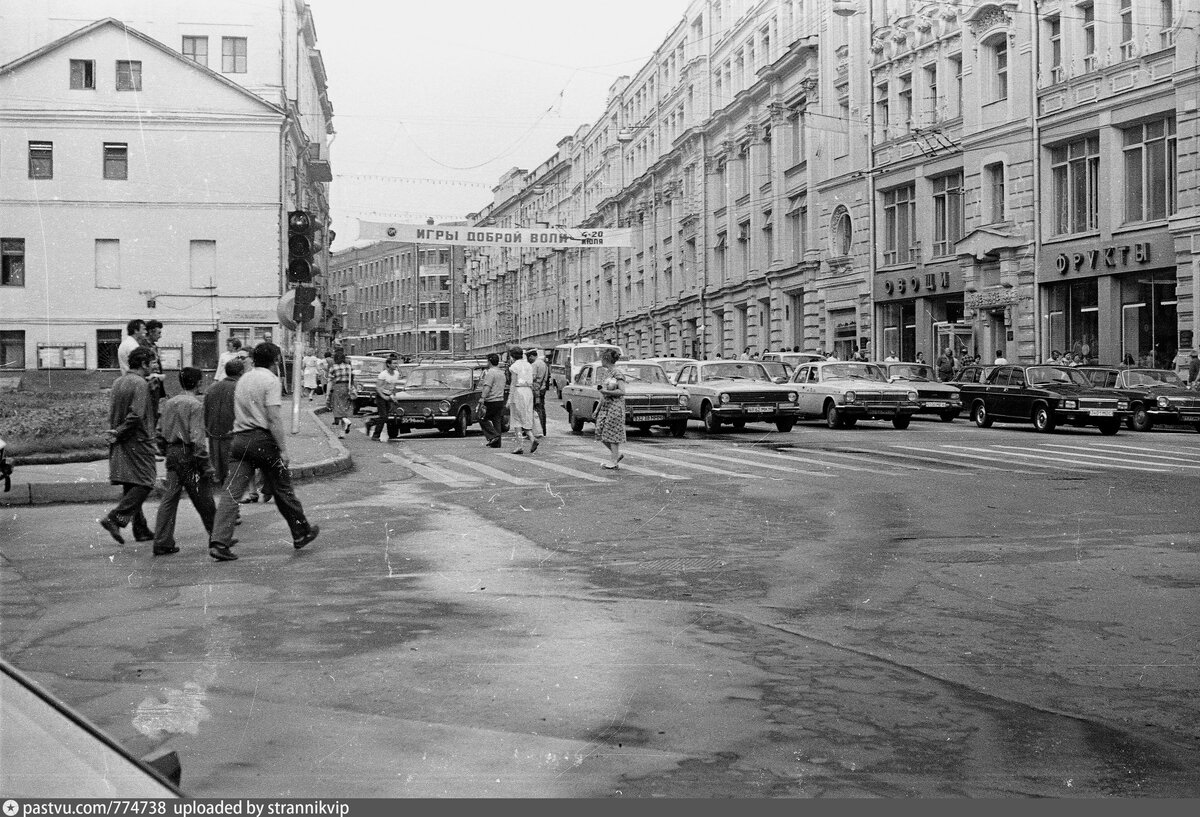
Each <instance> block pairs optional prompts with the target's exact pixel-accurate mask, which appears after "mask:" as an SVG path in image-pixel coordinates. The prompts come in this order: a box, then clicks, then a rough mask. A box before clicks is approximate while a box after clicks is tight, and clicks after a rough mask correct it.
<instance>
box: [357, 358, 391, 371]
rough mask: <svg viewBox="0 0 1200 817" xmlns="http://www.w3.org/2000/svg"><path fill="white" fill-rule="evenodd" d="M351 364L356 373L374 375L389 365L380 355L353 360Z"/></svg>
mask: <svg viewBox="0 0 1200 817" xmlns="http://www.w3.org/2000/svg"><path fill="white" fill-rule="evenodd" d="M350 366H351V368H352V369H354V373H355V374H359V375H364V374H365V375H372V374H379V373H380V372H382V371H383V369H384V367H385V366H387V361H386V360H384V359H383V358H380V357H367V358H359V359H357V360H351V361H350Z"/></svg>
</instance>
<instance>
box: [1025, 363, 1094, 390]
mask: <svg viewBox="0 0 1200 817" xmlns="http://www.w3.org/2000/svg"><path fill="white" fill-rule="evenodd" d="M1025 379H1026V381H1027V382H1028V383H1029V385H1031V386H1049V385H1053V384H1056V383H1058V384H1069V385H1072V386H1088V387H1091V386H1092V385H1093V384H1092V381H1091V380H1089V379H1088V376H1087V375H1086V374H1084V373H1083V372H1081V371H1078V370H1077V369H1068V368H1066V367H1064V366H1034V367H1032V368H1031V369H1029V370H1028V373H1027V374H1026V375H1025Z"/></svg>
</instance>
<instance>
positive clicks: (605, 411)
mask: <svg viewBox="0 0 1200 817" xmlns="http://www.w3.org/2000/svg"><path fill="white" fill-rule="evenodd" d="M620 356H621V353H620V352H618V351H617V350H616V349H603V350H601V352H600V362H601V363H603V364H604V365H603V366H601V367H600V368H599V369H597V370H596V383H597V384H599V389H600V394H601V397H600V406H599V408H597V409H596V437H597V438H599V440H600V442H602V443H604V445H605V446H606V447H607V448H608V454H609V461H608V462H606V463H604V465H603V467H604V468H607V469H608V470H610V471H612V470H615V469H616V467H617V463H619V462H620V461H621V460H623V459H625V455H624V454H622V453H621V443H623V442H625V375H624V374H622V373H621V372H620V371H619V370H618V369H617V360H618V359H619V358H620Z"/></svg>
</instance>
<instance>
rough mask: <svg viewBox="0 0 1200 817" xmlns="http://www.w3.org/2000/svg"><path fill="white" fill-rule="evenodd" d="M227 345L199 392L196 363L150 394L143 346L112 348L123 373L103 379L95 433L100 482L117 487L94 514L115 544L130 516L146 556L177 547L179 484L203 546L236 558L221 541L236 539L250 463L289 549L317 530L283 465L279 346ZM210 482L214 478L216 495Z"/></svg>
mask: <svg viewBox="0 0 1200 817" xmlns="http://www.w3.org/2000/svg"><path fill="white" fill-rule="evenodd" d="M137 324H143V325H142V326H140V327H139V326H137ZM160 326H161V324H160ZM127 331H128V334H129V336H130V337H132V338H134V339H135V341H136V340H137V338H138V337H139V336H140V335H142V334H143V333H144V334H145V336H146V337H151V336H150V333H149V332H146V331H145V327H144V322H141V321H130V322H129V325H128V327H127ZM152 340H154V341H156V340H157V337H153V338H152ZM229 346H230V349H229V354H228V355H227V356H225V355H223V356H222V357H223V361H222V365H221V367H220V370H219V371H218V377H216V378H214V379H215V381H216V382H215V383H214V384H213V386H212V387H211V388H210V389H209V390H208V392H207V393H206V394H205V395H204V397H203V401H202V400H201V397H200V395H199V392H198V390H199V387H200V383H201V380H202V378H203V373H202V372H201V371H200V370H199V369H197V368H194V367H191V366H187V367H184V368H182V369H180V371H179V386H180V389H181V391H180V393H179V394H177V395H175V396H174V397H171V398H170V399H166V400H162V401H161V403H158V402H156V401H155V400H154V398H153V392H152V384H153V383H154V382H155V378H154V375H155V374H158V375H159V378H158V380H159V381H160V382H161V368H160V366H159V361H158V357H157V355H156V354H155V351H154V349H153V348H152V347H151V345H149V344H145V345H143V344H142V343H140V342H138V345H137V346H136V347H132V346H131V347H130V348H129V349H128V351H127V352H126V353H125V354H124V355H122V356H121V360H122V372H123V373H122V374H121V376H120V377H118V378H117V380H116V382H114V383H113V388H112V395H111V397H110V402H109V430H108V431H107V432H106V433H105V437H106V439H107V441H108V443H109V481H110V482H112V483H113V484H115V485H120V486H121V488H122V494H121V498H120V500H119V501H118V503H117V505H116V507H115V508H113V509H112V510H111V511H109V512H108V513H107V514H106V515H105V516H104V517H103V518H101V519H100V520H99V522H100V526H101V527H102V528H104V530H106V531H107V532H108V533H109V535H111V536H112V538H113V539H114V540H115V541H116V542H117V543H118V544H124V542H125V539H124V536H123V533H122V531H123V529H124V528H125V527H126V526H128V525H132V531H133V536H134V538H135V539H136V540H137V541H139V542H146V541H153V542H154V549H153V550H154V555H156V556H161V555H167V554H171V553H177V552H178V551H179V547H178V545H177V544H176V542H175V521H176V516H177V512H178V507H179V501H180V499H181V498H182V495H183V494H185V493H186V494H187V496H188V499H189V500H190V501H191V503H192V506H193V507H194V508H195V509H196V512H197V513H198V514H199V516H200V520H201V522H202V523H203V525H204V529H205V531H206V532H207V534H208V540H209V541H208V548H209V555H210V556H211V557H212V558H214V559H216V560H217V561H233V560H235V559H237V556H236V555H235V554H234V553H233V551H232V550H231V548H232V547H233V546H234V545H235V544H236V543H237V540H236V539H235V538H234V537H233V532H234V528H235V527H236V525H237V524H238V523H239V521H240V519H239V509H238V505H239V502H240V500H241V499H242V497H243V496H244V495H245V494H246V492H247V489H248V488H250V486H251V484H252V481H253V479H254V474H255V472H256V471H258V472H259V473H260V474H261V479H262V483H263V490H264V492H265V493H269V495H271V496H273V497H274V499H275V504H276V507H277V508H278V510H279V513H280V515H281V516H283V518H284V520H285V521H286V522H287V524H288V526H289V528H290V530H291V534H292V544H293V546H294V547H295V549H297V550H299V549H300V548H303V547H304V546H305V545H307V544H308V543H310V542H312V541H313V540H314V539H316V538H317V535H318V533H319V528H318V526H317V525H312V524H310V523H309V522H308V519H307V517H306V516H305V514H304V509H303V507H302V506H301V504H300V501H299V500H298V499H297V498H296V495H295V492H294V491H293V489H292V484H291V475H290V473H289V471H288V452H287V435H286V432H285V429H284V425H283V417H282V411H281V406H282V404H283V385H282V381H281V379H280V377H279V376H278V375H277V374H276V373H275V371H273V369H274V367H276V366H278V365H279V362H280V355H279V347H277V346H275V345H274V344H273V343H270V342H269V341H265V342H262V343H259V344H258V345H257V346H255V347H254V349H253V350H252V351H251V353H250V356H249V358H247V357H244V356H243V355H241V354H238V351H239V350H240V346H241V344H240V343H236V344H235V343H233V342H231V343H230V344H229ZM119 354H120V353H119ZM156 369H157V371H156ZM158 457H161V458H163V459H164V460H165V468H166V485H165V487H164V490H163V496H162V500H161V502H160V503H159V507H158V513H157V517H156V519H155V526H154V530H153V531H151V530H150V527H149V524H148V522H147V520H146V517H145V514H144V511H143V509H142V505H143V503H144V502H145V501H146V499H147V498H149V496H150V492H151V491H152V490H153V489H154V484H155V481H156V479H157V464H156V460H157V458H158ZM214 486H223V490H222V491H221V494H220V501H219V503H218V502H215V501H214V499H213V487H214Z"/></svg>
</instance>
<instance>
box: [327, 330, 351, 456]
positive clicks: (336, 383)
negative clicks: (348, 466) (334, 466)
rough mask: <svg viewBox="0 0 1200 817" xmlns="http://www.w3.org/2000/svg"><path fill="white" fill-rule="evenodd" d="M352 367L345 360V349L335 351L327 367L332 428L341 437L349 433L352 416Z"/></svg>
mask: <svg viewBox="0 0 1200 817" xmlns="http://www.w3.org/2000/svg"><path fill="white" fill-rule="evenodd" d="M353 392H354V367H353V366H351V365H350V363H349V362H348V361H347V360H346V350H345V349H335V350H334V352H333V365H331V366H330V367H329V410H330V411H331V412H332V413H333V427H334V428H338V427H340V428H341V430H342V436H343V437H345V436H346V435H347V434H349V433H350V429H351V428H352V427H353V425H354V424H353V423H352V422H351V421H350V418H351V417H353V416H354V393H353Z"/></svg>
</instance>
